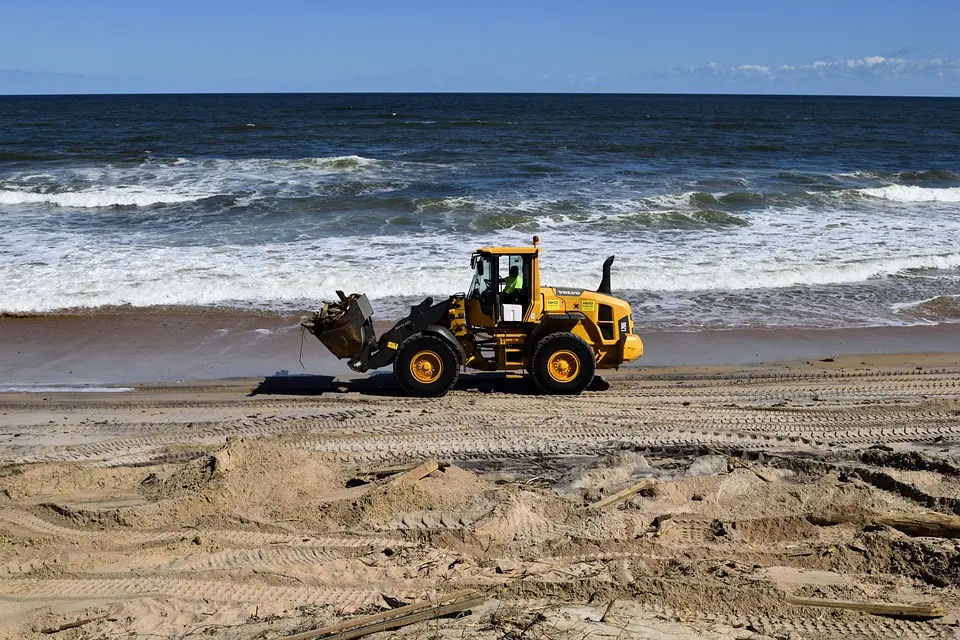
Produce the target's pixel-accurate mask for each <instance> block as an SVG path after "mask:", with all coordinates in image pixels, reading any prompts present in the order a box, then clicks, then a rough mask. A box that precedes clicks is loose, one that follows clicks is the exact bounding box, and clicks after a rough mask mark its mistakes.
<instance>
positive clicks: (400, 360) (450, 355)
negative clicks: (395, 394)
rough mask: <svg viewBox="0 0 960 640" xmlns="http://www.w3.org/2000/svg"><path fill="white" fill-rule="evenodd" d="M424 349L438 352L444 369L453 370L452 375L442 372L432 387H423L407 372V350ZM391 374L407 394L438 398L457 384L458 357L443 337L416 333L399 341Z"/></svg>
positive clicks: (408, 363)
mask: <svg viewBox="0 0 960 640" xmlns="http://www.w3.org/2000/svg"><path fill="white" fill-rule="evenodd" d="M418 343H419V344H418ZM414 345H416V346H414ZM424 349H430V350H431V351H435V352H436V353H438V354H440V357H441V358H443V360H444V363H443V364H444V367H445V370H446V371H452V372H453V375H447V374H444V376H443V377H442V378H441V380H440V381H439V382H438V383H437V384H436V386H435V387H432V388H429V387H425V386H424V385H423V384H422V383H419V382H417V381H415V380H413V379H412V378H411V377H410V373H409V367H410V360H409V358H408V357H406V356H407V354H408V351H409V352H410V353H411V354H412V353H414V352H415V351H423V350H424ZM393 375H394V377H395V378H396V379H397V382H398V383H399V384H400V387H401V388H402V389H403V390H404V391H405V392H406V393H408V394H409V395H411V396H417V397H421V398H439V397H441V396H444V395H446V394H447V392H448V391H450V389H452V388H453V386H454V385H455V384H457V379H458V378H459V377H460V359H459V358H458V357H457V353H456V351H454V350H453V347H451V346H450V344H449V343H448V342H447V341H446V340H444V339H443V338H441V337H439V336H435V335H430V334H424V333H417V334H414V335H412V336H410V337H409V338H407V339H406V340H404V341H403V342H401V343H400V346H399V347H397V357H396V358H395V359H394V361H393Z"/></svg>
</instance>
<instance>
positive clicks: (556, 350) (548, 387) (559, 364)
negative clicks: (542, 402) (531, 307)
mask: <svg viewBox="0 0 960 640" xmlns="http://www.w3.org/2000/svg"><path fill="white" fill-rule="evenodd" d="M596 372H597V361H596V358H595V357H594V355H593V349H591V348H590V345H588V344H587V343H586V342H585V341H584V339H583V338H581V337H580V336H578V335H574V334H572V333H566V332H563V333H551V334H550V335H548V336H546V337H545V338H543V339H542V340H541V341H540V342H538V343H537V346H536V347H534V350H533V380H534V382H536V383H537V387H539V388H540V390H541V391H543V392H544V393H557V394H569V395H575V394H578V393H580V392H581V391H583V390H584V389H586V388H587V387H588V386H589V385H590V383H591V382H593V376H594V375H595V374H596Z"/></svg>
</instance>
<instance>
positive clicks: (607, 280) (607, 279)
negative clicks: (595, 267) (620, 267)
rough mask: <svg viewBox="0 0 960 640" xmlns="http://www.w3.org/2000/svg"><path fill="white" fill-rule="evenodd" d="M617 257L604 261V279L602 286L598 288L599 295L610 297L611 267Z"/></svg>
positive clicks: (601, 282)
mask: <svg viewBox="0 0 960 640" xmlns="http://www.w3.org/2000/svg"><path fill="white" fill-rule="evenodd" d="M615 257H616V256H610V257H609V258H607V259H606V260H604V261H603V278H602V279H601V280H600V286H599V287H597V293H605V294H607V295H610V265H612V264H613V259H614V258H615Z"/></svg>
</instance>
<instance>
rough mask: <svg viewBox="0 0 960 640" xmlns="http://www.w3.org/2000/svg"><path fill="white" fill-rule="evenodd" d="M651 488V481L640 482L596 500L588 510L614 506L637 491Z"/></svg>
mask: <svg viewBox="0 0 960 640" xmlns="http://www.w3.org/2000/svg"><path fill="white" fill-rule="evenodd" d="M652 486H653V480H641V481H640V482H638V483H636V484H634V485H631V486H629V487H627V488H626V489H623V490H621V491H617V492H616V493H614V494H612V495H609V496H607V497H606V498H604V499H603V500H598V501H597V502H594V503H593V504H591V505H590V506H589V508H590V509H602V508H604V507H609V506H610V505H612V504H616V503H618V502H620V501H621V500H623V499H624V498H629V497H630V496H632V495H633V494H635V493H636V492H638V491H643V490H644V489H646V488H648V487H652Z"/></svg>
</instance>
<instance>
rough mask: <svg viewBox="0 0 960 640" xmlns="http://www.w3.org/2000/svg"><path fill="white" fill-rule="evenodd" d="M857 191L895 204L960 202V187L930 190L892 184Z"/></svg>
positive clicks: (928, 188)
mask: <svg viewBox="0 0 960 640" xmlns="http://www.w3.org/2000/svg"><path fill="white" fill-rule="evenodd" d="M857 191H859V192H860V193H862V194H863V195H865V196H870V197H871V198H880V199H882V200H891V201H893V202H960V187H943V188H930V187H915V186H912V185H902V184H891V185H887V186H886V187H876V188H872V189H858V190H857Z"/></svg>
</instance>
